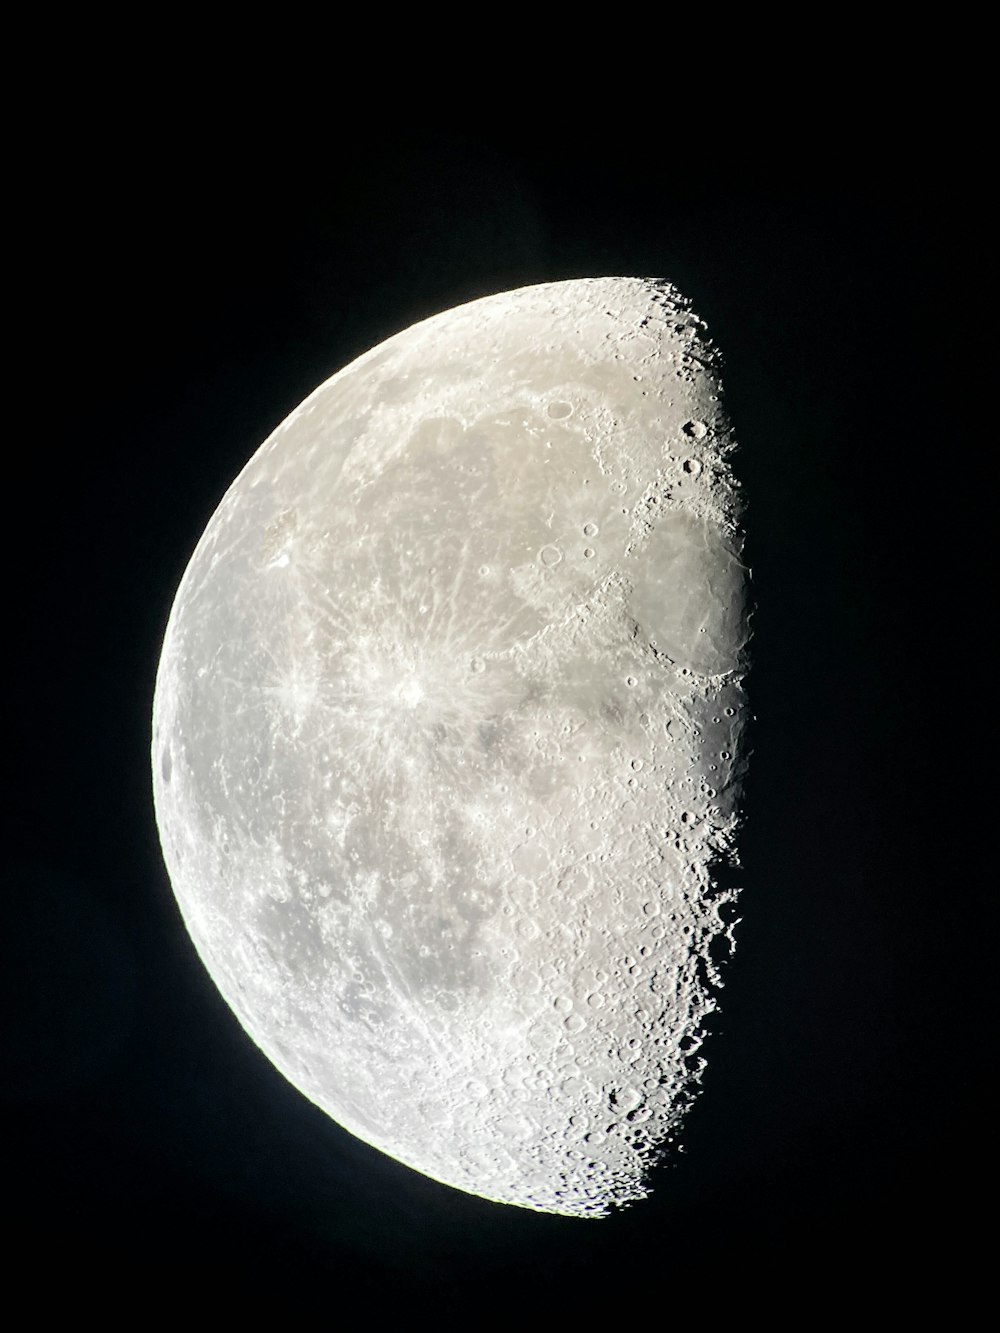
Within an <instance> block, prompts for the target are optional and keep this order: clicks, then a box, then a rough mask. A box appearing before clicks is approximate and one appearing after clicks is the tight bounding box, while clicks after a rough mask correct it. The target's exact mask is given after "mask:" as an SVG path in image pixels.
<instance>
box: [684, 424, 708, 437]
mask: <svg viewBox="0 0 1000 1333" xmlns="http://www.w3.org/2000/svg"><path fill="white" fill-rule="evenodd" d="M684 434H685V435H688V436H690V438H691V439H692V440H703V439H704V438H705V436H706V435H707V434H708V427H707V426H706V425H705V423H704V421H686V422H685V423H684Z"/></svg>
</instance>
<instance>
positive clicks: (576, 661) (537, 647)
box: [153, 278, 749, 1217]
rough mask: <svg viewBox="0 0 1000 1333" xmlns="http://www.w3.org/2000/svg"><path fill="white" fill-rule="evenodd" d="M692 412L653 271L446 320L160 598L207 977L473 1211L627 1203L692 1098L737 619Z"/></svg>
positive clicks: (162, 760) (160, 711)
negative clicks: (468, 1200)
mask: <svg viewBox="0 0 1000 1333" xmlns="http://www.w3.org/2000/svg"><path fill="white" fill-rule="evenodd" d="M720 392H721V391H720V385H719V379H718V357H717V353H716V351H715V349H714V347H713V344H712V343H711V341H710V340H709V339H708V337H707V336H706V333H705V329H704V325H703V323H702V321H701V320H700V319H698V318H697V317H696V316H695V315H694V314H692V312H691V309H690V307H689V303H688V302H687V301H686V300H685V299H684V298H683V297H682V296H681V295H680V294H679V293H678V292H677V291H675V290H674V289H673V288H672V287H670V286H669V285H667V284H665V283H662V282H657V281H651V280H643V279H638V278H592V279H581V280H576V281H572V282H557V283H548V284H544V285H542V286H536V287H526V288H522V289H520V290H518V291H512V292H504V293H502V294H499V295H496V296H489V297H485V298H484V299H482V300H478V301H473V302H471V303H469V304H468V305H463V306H460V307H458V308H457V309H454V310H448V311H445V312H444V313H443V314H439V315H435V316H434V317H433V318H431V319H427V320H424V321H422V322H421V323H419V324H415V325H414V326H413V327H412V328H409V329H406V330H405V331H404V332H402V333H399V334H397V335H396V336H394V337H392V338H389V339H388V340H387V341H386V342H384V343H382V344H381V345H380V346H378V347H376V348H375V349H374V350H373V351H370V352H368V353H367V354H365V355H364V356H362V357H359V358H358V360H357V361H355V362H353V364H351V365H349V366H347V367H346V369H344V370H341V371H340V372H339V373H338V374H336V375H334V376H333V377H332V379H329V380H327V382H326V383H325V384H323V385H321V386H320V387H319V388H318V389H317V390H316V391H315V392H314V393H313V394H311V395H310V396H309V397H308V398H307V399H306V400H305V402H304V403H302V405H301V406H300V407H298V408H297V409H296V410H295V411H294V412H293V413H292V414H291V416H289V417H288V418H287V420H286V421H284V422H283V423H282V424H281V425H280V426H279V427H278V428H277V429H276V430H275V431H274V433H273V434H272V435H271V437H270V438H269V439H268V440H267V441H266V442H265V443H264V444H263V445H262V446H261V447H260V448H259V449H258V450H257V452H256V453H255V454H254V455H253V457H252V458H251V459H250V461H249V462H248V463H247V465H246V467H245V468H244V469H243V471H242V472H241V473H240V475H239V476H238V477H237V478H236V480H235V481H234V482H233V484H232V486H231V487H230V488H229V490H228V492H227V493H226V495H225V497H224V499H223V500H222V502H221V504H220V505H219V508H218V510H217V511H216V513H215V515H214V516H213V518H212V520H211V522H210V523H209V525H208V528H207V529H206V531H205V533H204V536H203V537H202V538H201V540H200V542H199V543H198V546H197V548H196V550H195V552H194V555H193V556H192V558H191V562H190V564H189V565H188V568H187V570H186V572H185V574H184V577H183V580H182V582H181V585H180V588H179V590H178V592H177V596H176V600H175V602H174V605H173V609H172V611H171V614H170V619H169V623H168V626H167V631H166V638H165V642H164V645H163V654H162V660H161V662H160V667H159V674H158V678H157V683H156V695H155V701H154V710H153V773H154V796H155V805H156V816H157V821H158V824H159V829H160V836H161V840H162V844H163V851H164V856H165V859H166V864H167V868H168V870H169V873H170V878H171V881H172V883H173V886H174V890H175V892H176V895H177V899H178V902H179V904H180V909H181V912H182V913H183V916H184V920H185V922H186V924H187V927H188V929H189V931H190V933H191V936H192V938H193V940H194V943H195V945H196V947H197V949H198V952H199V953H200V955H201V957H202V959H203V961H204V963H205V966H206V967H207V968H208V970H209V972H210V973H211V975H212V977H213V979H214V981H215V982H216V984H217V986H218V987H219V990H220V991H221V992H222V994H223V996H224V997H225V999H226V1001H227V1002H228V1003H229V1005H230V1006H231V1007H232V1008H233V1010H234V1011H235V1013H236V1014H237V1016H238V1018H239V1020H240V1022H241V1023H242V1024H243V1026H244V1028H245V1029H246V1031H247V1032H248V1033H249V1034H250V1036H251V1037H252V1038H253V1040H254V1041H255V1042H256V1043H257V1045H258V1046H259V1047H260V1048H261V1050H263V1051H264V1052H265V1054H266V1055H267V1056H268V1058H269V1059H270V1060H271V1061H273V1063H274V1064H275V1065H276V1066H277V1068H278V1069H279V1070H280V1071H281V1072H282V1074H284V1075H285V1077H286V1078H288V1079H289V1080H291V1082H292V1083H293V1084H294V1085H295V1086H296V1087H297V1088H299V1089H300V1090H301V1091H302V1092H303V1093H304V1094H305V1096H307V1097H308V1098H310V1099H311V1100H312V1101H313V1102H315V1103H316V1104H317V1105H318V1106H320V1107H322V1108H323V1110H324V1111H326V1112H327V1113H328V1114H329V1115H330V1116H332V1117H333V1118H334V1119H335V1120H336V1121H338V1122H339V1123H340V1124H341V1125H343V1126H344V1127H345V1128H346V1129H348V1130H349V1131H350V1132H351V1133H352V1134H355V1135H357V1136H358V1137H359V1138H360V1139H363V1140H364V1141H365V1142H366V1143H369V1144H372V1145H374V1146H375V1147H376V1148H379V1149H381V1150H382V1151H383V1152H385V1153H388V1154H389V1155H390V1156H392V1157H394V1158H396V1159H398V1160H399V1161H400V1162H403V1163H406V1165H408V1166H410V1167H412V1168H414V1169H415V1170H417V1171H420V1172H423V1173H424V1174H426V1175H428V1176H431V1177H433V1178H434V1179H435V1180H438V1181H443V1182H444V1183H446V1184H448V1185H452V1186H454V1187H456V1188H457V1189H461V1190H466V1191H469V1192H471V1193H474V1194H477V1195H481V1196H482V1197H484V1198H487V1199H492V1200H496V1201H499V1202H503V1203H509V1204H516V1205H520V1206H522V1207H526V1208H534V1209H539V1210H543V1211H546V1212H552V1213H563V1214H567V1215H572V1216H581V1217H595V1216H601V1215H604V1214H606V1213H607V1212H608V1211H609V1210H610V1208H611V1207H612V1206H614V1205H620V1204H626V1203H629V1202H630V1201H633V1200H636V1199H640V1198H642V1197H643V1196H644V1195H645V1194H646V1193H647V1192H648V1184H647V1183H646V1182H647V1175H648V1171H649V1167H650V1165H651V1163H652V1162H654V1161H655V1160H656V1158H657V1156H658V1154H659V1153H661V1152H662V1151H663V1150H664V1148H665V1147H666V1145H668V1144H669V1142H670V1141H671V1139H672V1138H673V1137H674V1136H675V1134H676V1131H677V1128H678V1125H679V1122H680V1120H681V1117H682V1116H683V1113H684V1111H685V1109H686V1107H687V1106H688V1105H689V1103H690V1101H691V1099H692V1096H693V1095H694V1094H695V1092H696V1091H697V1085H698V1081H699V1077H700V1073H701V1068H702V1066H703V1064H704V1060H703V1059H702V1056H701V1054H700V1052H699V1048H700V1047H701V1044H702V1040H703V1037H704V1035H705V1034H704V1023H705V1018H706V1016H707V1014H708V1013H709V1012H710V1011H711V1010H712V1009H713V1008H714V1007H715V1003H716V992H717V989H718V986H719V983H720V977H719V974H718V970H717V967H716V963H715V962H714V961H713V959H714V958H716V957H718V956H719V955H720V953H721V954H723V955H724V954H725V953H726V952H727V951H728V949H729V948H730V947H731V944H732V939H731V930H732V927H731V925H729V924H727V920H731V915H732V914H731V913H730V914H729V916H728V917H727V914H726V911H725V910H724V909H725V908H726V907H727V906H729V905H730V904H731V903H732V900H733V898H734V891H733V890H729V889H723V888H722V887H721V885H720V882H719V880H720V877H719V875H718V867H720V866H721V865H724V864H726V863H727V862H731V861H733V860H734V858H735V850H734V835H735V832H736V828H737V823H738V814H739V812H738V791H739V785H740V779H741V775H742V761H741V733H742V731H743V727H744V721H745V718H746V704H745V696H744V692H743V688H742V684H741V680H742V677H743V675H744V670H745V667H746V658H747V652H746V643H747V639H748V634H749V629H748V615H747V610H746V592H747V588H746V582H747V577H748V575H747V570H746V567H745V565H744V564H743V561H742V558H741V550H742V535H741V528H740V497H739V488H738V485H737V482H736V481H735V479H734V477H733V475H732V473H731V471H730V466H729V458H730V455H731V453H732V451H733V450H734V447H735V446H734V441H733V437H732V433H731V430H730V427H729V424H728V422H727V420H726V417H725V415H724V411H723V407H722V403H721V400H720ZM719 946H721V949H720V947H719Z"/></svg>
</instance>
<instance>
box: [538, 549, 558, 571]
mask: <svg viewBox="0 0 1000 1333" xmlns="http://www.w3.org/2000/svg"><path fill="white" fill-rule="evenodd" d="M538 558H539V560H540V561H541V562H542V564H543V565H544V566H545V568H546V569H553V568H554V567H555V566H556V565H558V563H559V561H560V560H561V559H562V551H560V550H559V547H558V546H543V547H542V549H541V550H540V551H539V552H538Z"/></svg>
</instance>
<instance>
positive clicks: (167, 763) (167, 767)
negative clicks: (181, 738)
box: [160, 745, 174, 783]
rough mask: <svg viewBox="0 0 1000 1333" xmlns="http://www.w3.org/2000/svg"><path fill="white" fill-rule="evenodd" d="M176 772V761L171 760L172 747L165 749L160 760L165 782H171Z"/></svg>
mask: <svg viewBox="0 0 1000 1333" xmlns="http://www.w3.org/2000/svg"><path fill="white" fill-rule="evenodd" d="M173 771H174V761H173V760H172V759H171V758H170V746H169V745H167V746H165V747H164V750H163V756H162V758H161V759H160V772H161V773H162V774H163V781H164V782H166V783H169V782H170V775H171V773H172V772H173Z"/></svg>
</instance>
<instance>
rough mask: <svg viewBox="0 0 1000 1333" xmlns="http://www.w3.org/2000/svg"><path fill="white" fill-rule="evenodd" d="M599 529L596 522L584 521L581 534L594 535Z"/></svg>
mask: <svg viewBox="0 0 1000 1333" xmlns="http://www.w3.org/2000/svg"><path fill="white" fill-rule="evenodd" d="M599 531H600V529H599V528H598V526H597V524H596V523H584V525H583V535H584V536H585V537H596V536H597V534H598V532H599Z"/></svg>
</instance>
